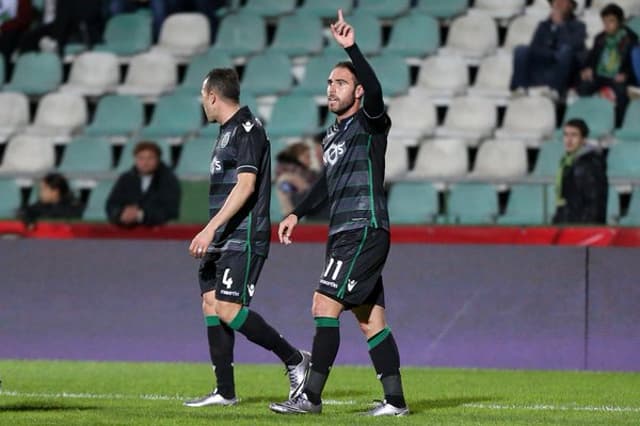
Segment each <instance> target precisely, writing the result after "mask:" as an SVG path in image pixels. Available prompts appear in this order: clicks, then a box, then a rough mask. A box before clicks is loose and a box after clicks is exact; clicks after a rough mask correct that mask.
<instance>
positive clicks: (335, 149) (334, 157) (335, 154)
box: [322, 141, 346, 166]
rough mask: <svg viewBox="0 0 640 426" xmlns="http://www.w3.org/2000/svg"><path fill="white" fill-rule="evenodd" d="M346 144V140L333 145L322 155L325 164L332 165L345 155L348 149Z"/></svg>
mask: <svg viewBox="0 0 640 426" xmlns="http://www.w3.org/2000/svg"><path fill="white" fill-rule="evenodd" d="M344 146H345V141H342V142H339V143H336V144H333V145H331V146H330V147H329V149H327V151H326V152H325V153H324V155H323V156H322V159H323V160H324V164H329V165H331V166H333V165H335V164H336V163H337V162H338V159H339V158H340V157H341V156H342V155H344V153H345V151H346V149H345V147H344Z"/></svg>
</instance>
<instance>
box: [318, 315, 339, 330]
mask: <svg viewBox="0 0 640 426" xmlns="http://www.w3.org/2000/svg"><path fill="white" fill-rule="evenodd" d="M313 321H314V322H315V323H316V327H327V328H329V327H333V328H336V327H340V319H339V318H332V317H315V318H313Z"/></svg>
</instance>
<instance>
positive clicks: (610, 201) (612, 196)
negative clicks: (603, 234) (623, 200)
mask: <svg viewBox="0 0 640 426" xmlns="http://www.w3.org/2000/svg"><path fill="white" fill-rule="evenodd" d="M620 213H621V211H620V195H619V194H618V191H616V188H615V186H614V185H610V186H609V191H608V194H607V223H608V224H609V225H616V224H617V223H619V222H620Z"/></svg>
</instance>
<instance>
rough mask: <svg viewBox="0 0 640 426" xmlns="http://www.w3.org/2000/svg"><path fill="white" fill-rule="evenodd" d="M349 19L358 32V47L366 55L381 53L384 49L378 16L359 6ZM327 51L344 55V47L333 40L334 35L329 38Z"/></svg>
mask: <svg viewBox="0 0 640 426" xmlns="http://www.w3.org/2000/svg"><path fill="white" fill-rule="evenodd" d="M347 19H348V20H349V24H351V25H352V26H353V28H354V29H355V30H356V32H357V33H358V47H359V48H360V50H361V51H362V53H363V54H365V55H377V54H378V53H380V51H381V49H382V29H381V27H380V21H379V20H378V18H377V17H376V16H374V15H372V14H369V13H366V12H362V10H361V9H360V8H357V9H355V11H354V13H353V14H352V15H351V16H349V17H348V18H347ZM325 52H327V53H329V52H332V53H334V52H339V54H341V55H344V49H342V47H341V46H340V45H339V44H338V43H336V42H335V40H333V37H332V38H331V39H330V40H329V44H328V45H327V47H326V48H325Z"/></svg>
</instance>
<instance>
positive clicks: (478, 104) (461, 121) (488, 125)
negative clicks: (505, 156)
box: [436, 96, 497, 146]
mask: <svg viewBox="0 0 640 426" xmlns="http://www.w3.org/2000/svg"><path fill="white" fill-rule="evenodd" d="M496 121H497V113H496V107H495V105H494V103H493V102H492V101H491V100H490V99H486V98H479V97H467V96H465V97H459V98H454V99H453V100H452V101H451V104H450V105H449V109H448V111H447V115H446V117H445V120H444V124H443V126H442V127H439V128H438V129H436V136H440V137H444V138H454V139H463V140H464V141H465V142H466V143H467V145H469V146H475V145H477V144H478V143H479V142H480V140H482V139H485V138H487V137H489V136H491V135H492V134H493V129H494V127H495V126H496Z"/></svg>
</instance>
